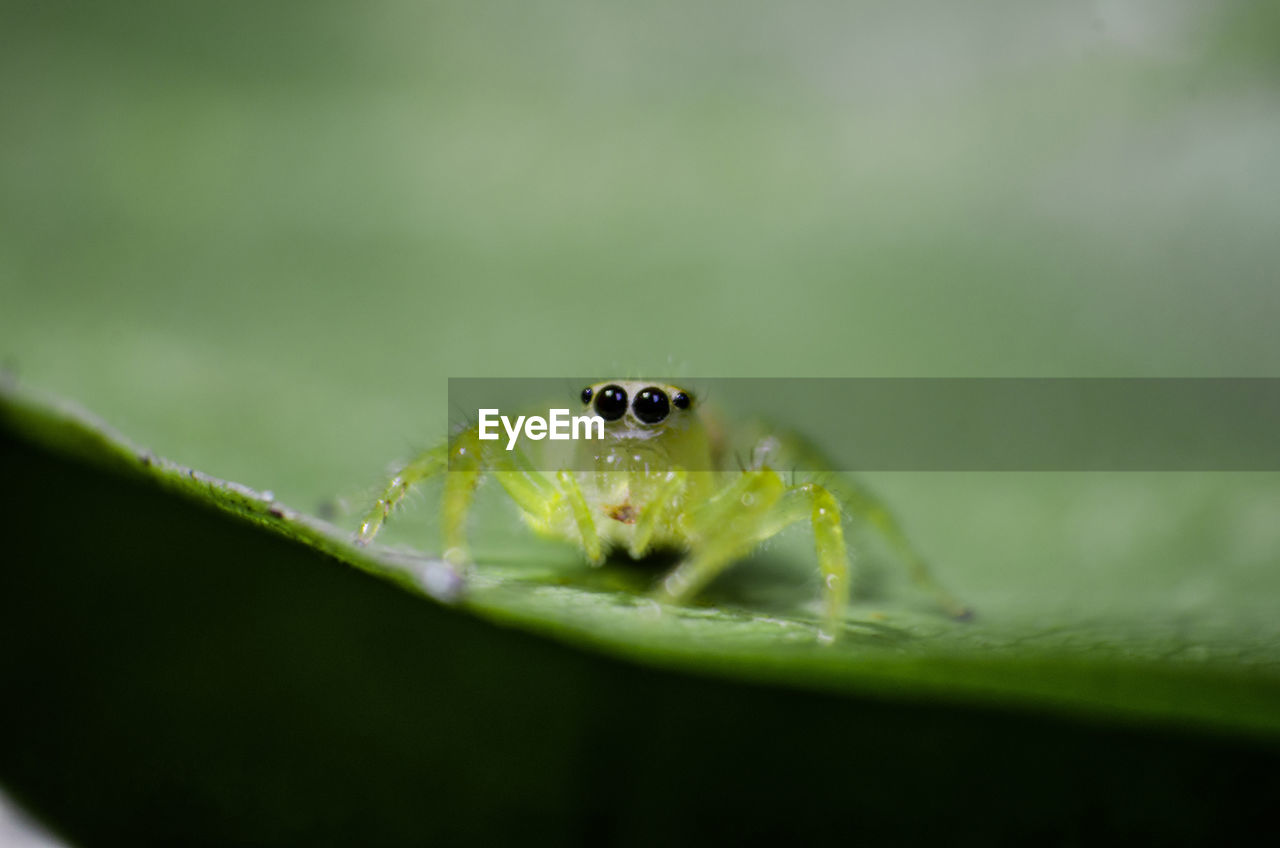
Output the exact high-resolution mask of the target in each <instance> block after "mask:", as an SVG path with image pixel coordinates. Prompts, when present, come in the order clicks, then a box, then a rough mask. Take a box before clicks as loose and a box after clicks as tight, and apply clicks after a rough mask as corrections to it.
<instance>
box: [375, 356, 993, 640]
mask: <svg viewBox="0 0 1280 848" xmlns="http://www.w3.org/2000/svg"><path fill="white" fill-rule="evenodd" d="M581 400H582V404H583V407H584V408H585V409H586V410H588V411H589V412H594V414H595V415H598V416H600V417H601V418H603V419H604V420H605V425H604V439H603V440H585V439H583V440H577V441H573V442H571V443H570V444H571V445H572V447H571V450H575V451H578V452H579V453H578V454H577V456H575V457H574V458H573V461H572V462H570V463H565V465H566V466H567V467H568V468H575V469H593V470H573V471H571V470H560V471H556V472H554V473H553V474H547V473H543V472H541V471H538V470H535V468H534V466H533V464H532V463H531V462H530V461H529V459H528V457H527V456H526V455H525V454H523V452H522V451H521V450H519V449H517V450H515V451H511V452H508V451H507V450H505V447H504V445H503V444H502V443H501V442H498V441H484V440H481V439H480V432H479V429H478V427H475V426H472V427H470V428H468V429H465V430H463V431H461V432H460V433H458V434H457V435H455V436H454V437H453V438H451V439H450V440H449V441H448V443H446V444H443V445H440V446H438V447H436V448H433V449H430V450H427V451H425V452H423V453H422V454H420V455H419V456H417V457H416V458H414V459H413V460H412V461H411V462H409V463H408V464H407V465H405V466H404V467H403V468H402V469H400V471H399V472H398V473H397V474H396V475H395V476H393V477H392V478H391V480H390V482H389V483H388V484H387V486H386V489H385V491H384V492H383V494H382V496H381V497H380V498H378V500H377V501H376V502H375V503H374V505H373V506H372V508H371V509H370V510H369V512H368V514H367V515H366V517H365V519H364V521H363V523H362V524H361V527H360V531H359V534H358V536H357V542H359V543H360V544H367V543H368V542H370V541H372V540H373V538H374V537H375V536H376V535H377V533H378V531H379V530H380V529H381V527H382V525H383V523H384V522H385V521H386V519H387V517H388V516H389V515H390V514H391V511H392V510H393V509H394V508H395V507H396V505H397V504H399V503H400V502H401V501H402V500H403V499H404V497H405V495H407V494H408V492H409V491H410V489H411V488H412V487H413V486H415V485H417V484H418V483H421V482H423V481H425V480H428V479H431V478H435V477H438V476H441V475H443V476H444V478H445V481H444V496H443V502H442V512H443V516H442V517H443V537H444V539H443V541H444V559H445V560H446V562H448V563H450V564H451V565H453V566H454V567H455V568H457V569H459V570H460V571H464V570H465V569H466V568H467V567H468V566H469V565H470V564H471V556H470V553H469V549H468V545H467V538H466V521H467V515H468V513H469V511H470V508H471V503H472V499H473V496H474V494H475V490H476V486H477V485H478V484H479V482H480V480H481V477H482V476H483V475H486V474H491V475H492V476H494V477H495V478H496V479H497V481H498V483H499V484H500V485H501V486H502V488H503V490H504V491H505V492H506V494H507V495H508V496H509V497H510V498H511V500H513V501H514V502H515V504H516V506H517V507H518V508H519V509H520V512H521V516H522V517H523V518H524V520H525V522H526V523H527V524H528V525H529V526H530V527H531V528H532V529H533V530H534V531H536V532H537V533H539V534H541V535H544V536H548V537H553V538H558V539H563V540H567V541H569V542H571V543H573V544H575V545H577V546H579V547H580V548H581V549H582V551H583V552H584V553H585V555H586V557H587V559H588V560H589V561H590V562H591V564H592V565H597V566H598V565H601V564H603V563H604V561H605V559H606V555H607V554H609V553H610V552H613V551H625V552H626V553H627V554H629V555H630V556H631V557H632V558H633V559H637V560H638V559H643V558H645V557H646V556H647V555H649V554H652V553H655V552H659V551H675V552H677V554H678V555H679V556H680V559H679V561H678V563H677V564H676V566H675V567H674V568H673V569H672V570H671V571H670V572H668V573H667V574H666V575H665V576H664V577H663V578H662V579H661V580H660V581H659V582H658V583H657V585H656V587H655V589H654V590H653V591H654V597H655V599H656V600H658V601H661V602H664V603H670V604H681V603H685V602H687V601H688V600H689V599H691V598H692V597H693V596H695V595H696V594H697V593H698V592H699V591H700V590H701V589H702V588H703V587H704V586H706V585H707V584H708V583H709V582H711V580H712V579H714V578H715V577H716V576H717V575H718V574H720V573H721V572H722V571H724V570H725V569H726V568H728V567H729V566H730V565H732V564H733V563H734V562H736V561H738V560H741V559H743V558H744V557H745V556H746V555H747V554H749V553H750V552H751V551H752V549H754V548H755V547H756V546H758V545H759V544H760V543H761V542H763V541H765V540H766V539H769V538H770V537H772V536H774V535H776V534H777V533H779V532H780V531H782V530H783V529H784V528H786V527H788V526H789V525H791V524H794V523H796V522H801V521H807V522H808V523H809V524H810V526H811V527H812V530H813V537H814V547H815V550H816V553H817V559H818V567H819V569H820V570H821V572H822V577H823V587H824V588H823V593H824V600H825V603H824V615H823V618H822V623H821V626H820V628H819V631H818V633H819V638H820V639H821V640H822V641H824V642H830V641H832V640H833V639H834V638H835V637H836V636H837V634H838V633H839V631H840V626H841V624H842V622H843V621H844V613H845V606H846V604H847V602H848V597H849V555H848V552H847V550H846V548H845V540H844V526H843V525H844V517H845V515H846V514H849V515H853V516H856V517H860V518H862V519H863V520H865V521H867V522H868V523H870V524H871V525H872V526H874V527H876V528H877V529H878V530H879V531H880V532H881V533H882V534H883V535H884V537H885V538H886V540H887V541H888V542H889V544H890V545H891V546H892V547H893V548H894V549H895V551H896V552H897V553H898V554H899V555H900V556H901V557H902V559H903V560H904V561H905V563H906V565H907V567H908V569H909V570H910V572H911V575H912V577H913V578H914V579H915V580H916V582H917V583H919V584H921V585H922V586H924V587H925V588H927V589H928V590H930V591H931V592H932V593H933V594H934V595H935V596H936V597H937V598H938V601H939V603H940V604H941V606H942V607H943V609H945V610H946V611H947V612H948V613H949V614H951V615H953V616H955V617H957V618H966V617H968V616H969V614H970V613H969V610H968V609H967V608H966V607H965V606H963V605H962V604H960V603H959V602H958V601H956V600H955V599H954V598H953V597H952V596H951V595H950V594H949V593H947V591H946V590H944V589H943V588H942V587H941V586H940V585H939V584H938V583H937V582H936V581H935V580H934V578H933V577H932V576H931V575H930V573H929V571H928V569H927V567H926V565H925V563H924V561H923V559H922V558H921V557H920V556H919V554H917V553H916V551H915V549H914V548H913V547H912V546H911V544H910V543H909V542H908V541H907V538H906V536H905V535H904V534H903V532H902V530H901V529H900V527H899V526H898V523H897V521H895V520H894V518H893V516H892V515H891V514H890V513H889V511H888V510H887V509H886V508H885V507H884V505H883V504H882V503H881V502H880V501H879V500H878V499H876V498H875V497H874V496H873V495H871V494H870V493H869V492H867V491H866V490H865V489H864V488H862V487H861V486H860V485H858V484H857V483H855V482H854V481H852V480H850V479H847V478H846V477H844V476H842V475H824V476H823V479H822V482H821V483H819V482H816V481H814V480H808V481H805V482H800V483H790V484H789V483H788V482H787V481H786V480H785V479H784V478H783V476H782V475H781V474H779V473H778V472H777V471H776V470H774V468H772V467H771V464H772V465H778V464H779V462H781V461H784V460H791V461H800V462H802V463H804V465H805V467H810V468H812V467H817V465H816V464H815V463H821V456H820V454H819V453H818V452H817V451H816V449H815V448H814V447H813V446H812V445H811V444H810V443H808V442H807V441H806V440H805V439H803V438H802V437H799V436H796V435H794V434H779V433H769V434H767V435H764V436H762V437H760V438H757V439H755V440H754V443H753V448H752V451H751V460H750V462H749V463H748V464H747V465H748V467H746V468H737V467H732V468H730V467H728V466H729V463H726V462H725V459H726V455H727V454H728V451H727V449H726V439H725V438H724V437H723V430H722V429H721V428H720V427H719V426H717V422H716V420H715V418H714V417H713V416H711V415H710V414H707V413H706V412H705V411H704V410H702V409H701V408H700V407H701V404H699V403H697V402H695V399H694V396H693V394H692V393H691V392H688V391H685V390H684V389H681V388H679V387H677V386H672V385H668V384H664V383H660V382H652V381H643V380H640V381H637V380H613V381H609V382H601V383H596V384H594V385H591V386H588V387H586V388H585V389H583V390H582V394H581ZM537 444H538V445H539V446H545V445H546V444H547V443H546V442H538V443H537ZM451 466H452V467H451ZM780 467H788V466H786V465H781V466H780ZM703 469H717V470H703ZM446 472H447V473H446Z"/></svg>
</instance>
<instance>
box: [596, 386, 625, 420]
mask: <svg viewBox="0 0 1280 848" xmlns="http://www.w3.org/2000/svg"><path fill="white" fill-rule="evenodd" d="M626 411H627V392H626V390H625V389H623V388H622V386H615V385H613V384H612V383H611V384H609V385H607V386H605V387H604V388H603V389H601V390H600V394H598V395H596V414H597V415H599V416H600V417H601V418H603V419H604V420H605V421H617V420H618V419H619V418H621V417H622V416H623V415H624V414H626Z"/></svg>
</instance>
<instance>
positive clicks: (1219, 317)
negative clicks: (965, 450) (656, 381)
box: [0, 0, 1280, 727]
mask: <svg viewBox="0 0 1280 848" xmlns="http://www.w3.org/2000/svg"><path fill="white" fill-rule="evenodd" d="M0 19H2V20H3V24H2V25H0V360H2V361H3V365H4V366H5V368H7V369H9V370H11V371H13V372H14V373H16V374H17V375H18V376H19V377H20V379H21V380H22V381H23V382H25V383H29V384H31V385H34V386H39V387H42V388H45V389H49V390H52V391H54V392H57V393H60V394H63V395H66V396H69V397H72V398H75V399H77V400H78V401H80V402H81V403H83V404H84V405H85V406H87V407H88V408H90V409H92V410H94V411H95V412H97V413H98V414H100V415H101V416H103V417H104V418H105V419H106V420H107V421H109V422H110V423H111V424H113V425H114V426H115V427H117V428H119V429H120V430H121V431H123V432H124V433H127V434H128V435H129V436H130V437H131V438H133V439H134V440H136V441H137V442H139V443H140V444H142V445H145V446H146V447H148V448H151V449H152V450H154V451H155V452H156V453H158V454H161V455H164V456H167V457H170V458H172V459H174V460H176V461H178V462H181V463H183V464H186V465H190V466H193V467H196V468H200V469H202V470H204V471H207V472H209V473H211V474H214V475H217V476H220V477H224V478H228V479H232V480H238V481H241V482H244V483H246V484H249V485H251V486H254V487H257V488H259V489H269V490H271V491H273V492H274V493H275V494H276V496H277V497H279V498H280V499H282V500H283V501H285V502H287V503H289V504H291V505H294V506H297V507H299V508H301V509H304V510H314V509H316V508H318V507H319V506H320V505H321V504H322V503H325V502H327V501H329V500H330V499H332V498H334V497H345V498H348V499H356V500H358V499H359V498H360V497H362V496H365V495H366V494H367V493H368V492H369V491H371V487H373V486H374V485H375V484H376V483H377V482H378V480H379V478H380V477H381V475H382V474H383V473H384V472H385V471H386V469H387V465H388V463H389V462H391V461H393V460H394V459H396V458H397V457H402V456H404V455H405V454H407V453H408V452H409V451H411V450H413V449H414V448H417V447H422V446H425V445H426V444H428V443H430V442H431V441H433V440H434V439H436V438H437V435H438V434H440V433H442V432H443V430H444V427H445V426H446V421H447V419H448V417H449V415H450V410H448V408H447V403H446V378H448V377H450V376H537V377H554V376H558V375H574V374H581V373H617V374H619V375H624V376H627V375H641V374H674V375H675V376H698V375H704V376H744V377H750V376H777V377H786V376H805V377H808V376H1228V375H1229V376H1276V375H1280V333H1277V332H1276V327H1277V326H1278V325H1280V320H1278V319H1280V285H1278V282H1280V239H1277V238H1276V234H1277V225H1278V223H1280V156H1277V151H1280V87H1278V86H1277V73H1278V72H1280V61H1278V60H1277V57H1280V35H1278V34H1277V33H1280V12H1277V9H1276V6H1275V5H1274V4H1265V3H1254V2H1247V0H1235V1H1234V2H1217V3H1209V2H1199V3H1197V2H1190V1H1189V0H1176V2H1155V0H1146V2H1135V1H1132V0H1100V1H1099V2H1091V3H1076V2H1057V3H1035V4H1028V3H1016V2H989V1H988V0H979V2H974V3H966V4H962V5H957V4H951V3H946V2H941V0H924V2H916V3H890V2H859V3H835V2H797V3H787V4H777V3H755V2H752V3H736V4H727V3H707V2H680V3H675V2H656V3H647V4H640V5H626V4H602V3H585V2H543V3H520V2H506V3H489V2H486V3H414V2H369V3H353V2H308V3H272V4H258V3H248V2H224V3H202V4H173V3H160V2H118V3H110V4H102V3H87V2H82V3H57V4H54V3H37V2H13V0H4V2H3V4H2V5H0ZM790 412H791V413H793V415H794V417H795V419H797V420H798V422H799V423H803V419H804V417H805V416H809V415H820V414H821V412H822V410H821V405H820V403H815V407H814V408H813V409H806V410H791V411H790ZM873 482H874V483H875V484H876V486H877V487H878V488H879V489H880V490H881V491H883V492H884V493H885V494H887V495H888V496H889V499H890V501H891V502H892V503H893V504H894V505H895V506H896V507H897V508H898V509H899V511H900V512H901V513H902V514H903V515H904V517H905V518H906V520H907V525H908V529H909V530H910V531H911V535H912V537H913V538H914V539H916V541H917V542H918V544H919V545H920V547H922V548H923V549H924V550H925V551H926V552H927V553H928V554H930V555H931V557H932V558H933V559H934V560H935V561H937V563H938V570H939V572H940V573H941V575H942V576H943V578H944V579H945V581H946V582H947V583H948V584H949V585H950V586H952V587H953V588H954V589H956V590H957V591H958V592H959V593H960V594H961V595H963V596H964V597H965V598H966V599H967V600H969V601H971V602H972V603H973V604H974V605H975V606H976V607H977V608H978V609H979V611H980V614H981V615H982V618H980V619H979V622H978V623H977V624H976V625H975V626H974V627H973V628H970V629H969V630H966V631H963V633H959V634H956V633H951V632H950V631H947V630H945V628H944V636H943V638H941V639H935V640H933V641H928V640H926V641H925V642H923V643H920V644H917V646H916V648H915V649H914V650H916V651H918V652H922V653H925V654H930V653H931V652H932V655H934V656H938V655H941V656H946V655H949V654H958V655H966V656H969V657H983V658H986V657H990V656H996V657H1000V656H1006V655H1007V656H1014V657H1018V656H1026V655H1027V653H1028V652H1031V653H1033V654H1034V653H1036V652H1041V651H1046V652H1050V653H1052V652H1055V651H1056V652H1058V653H1062V652H1064V651H1065V652H1067V653H1068V654H1071V653H1073V652H1076V653H1079V654H1080V655H1082V656H1085V657H1088V658H1090V659H1091V660H1092V659H1099V658H1101V659H1108V658H1121V659H1134V658H1137V659H1140V660H1143V661H1158V662H1172V663H1173V664H1174V665H1175V667H1179V668H1180V667H1182V665H1195V664H1203V663H1206V662H1212V663H1218V664H1220V665H1221V666H1222V667H1224V668H1225V669H1226V670H1227V671H1240V672H1242V673H1244V674H1247V675H1252V676H1253V679H1263V680H1266V681H1270V682H1269V683H1268V684H1267V685H1269V686H1272V687H1273V688H1274V682H1275V679H1276V678H1275V669H1276V668H1277V663H1278V662H1280V621H1278V620H1277V617H1276V616H1275V615H1274V609H1275V600H1276V598H1277V597H1280V568H1278V567H1277V563H1278V562H1280V522H1277V521H1276V520H1275V519H1276V516H1277V515H1280V485H1277V480H1276V477H1275V475H1264V474H1232V475H1228V474H1180V475H1161V474H1147V475H1143V474H1132V475H1117V474H1110V475H1108V474H1100V475H1049V474H1041V475H1018V474H1006V475H999V474H989V475H981V474H951V475H941V474H882V475H874V480H873ZM344 520H348V521H349V519H344ZM478 520H479V522H480V529H479V530H478V536H479V538H480V540H481V541H480V543H479V545H478V547H479V549H480V550H481V551H482V552H484V551H485V550H486V548H485V544H486V542H485V540H486V539H488V540H489V548H488V549H489V550H491V551H492V550H500V549H501V550H508V551H509V550H510V548H511V546H512V545H520V544H523V543H522V542H512V541H509V540H508V538H507V534H506V532H505V531H506V530H507V529H509V528H508V527H507V525H508V524H509V523H510V517H509V513H505V512H502V511H501V510H498V511H496V512H495V511H489V512H487V513H486V514H484V515H481V516H480V517H479V519H478ZM429 524H430V522H429V521H424V522H420V523H418V524H414V523H412V522H401V523H400V524H399V525H396V526H393V527H392V528H391V530H390V531H389V536H388V538H390V539H392V540H407V541H411V542H413V543H415V544H416V545H419V546H421V547H424V548H430V547H431V546H432V545H433V544H434V542H433V540H434V535H433V531H432V530H431V529H430V527H429ZM791 543H794V547H795V550H796V551H799V553H798V554H797V556H800V557H803V556H804V548H805V546H806V545H807V542H806V541H805V540H804V539H802V538H796V539H792V540H790V542H787V541H784V543H783V545H782V546H781V547H780V548H779V549H778V550H777V551H775V552H774V554H773V556H774V558H775V559H787V558H788V557H787V556H786V555H779V553H778V552H779V551H783V552H785V551H786V550H788V548H787V547H786V545H787V544H791ZM535 550H537V551H538V553H537V554H536V557H540V558H542V560H543V562H544V564H545V562H548V561H550V562H553V564H559V565H561V566H563V565H565V564H566V563H568V564H571V563H572V562H573V561H574V556H573V554H572V552H566V551H563V550H560V551H558V552H551V553H549V552H548V550H549V549H546V548H545V547H544V548H538V549H535ZM516 559H518V557H517V558H516ZM882 559H883V558H882ZM805 562H807V560H805ZM504 563H505V564H504V565H503V567H504V568H506V567H509V570H510V574H511V575H518V574H519V573H520V571H519V569H520V568H521V567H523V566H522V564H521V563H519V562H516V561H513V560H512V559H511V558H510V557H508V558H507V560H504ZM526 565H527V564H526ZM767 565H768V563H763V564H762V563H757V573H756V577H757V578H762V577H767V572H768V568H767V567H766V566H767ZM869 568H870V573H871V574H872V575H873V576H874V574H876V573H877V572H876V569H875V559H874V557H873V559H872V562H871V563H870V564H869ZM495 573H499V572H495ZM748 573H749V569H748ZM798 573H799V574H800V575H801V577H800V578H798V579H800V580H804V579H809V578H806V577H805V576H804V575H806V574H807V573H808V572H805V571H804V570H803V567H802V568H801V570H800V571H799V572H798ZM881 573H885V574H887V573H890V572H889V571H888V570H887V569H881ZM500 574H501V575H506V574H507V572H505V571H503V572H500ZM813 581H816V577H815V578H812V579H811V580H810V583H809V584H807V585H801V586H799V587H796V586H794V585H793V586H791V587H790V589H789V590H788V588H787V587H786V586H783V587H781V589H779V587H778V586H777V585H776V584H775V583H770V582H769V580H768V579H763V580H757V581H756V582H752V581H751V580H744V581H742V582H741V583H739V584H738V585H737V586H736V587H734V586H730V587H728V588H726V589H723V590H722V591H724V592H727V593H728V594H727V595H726V596H725V597H727V598H730V599H734V600H737V601H738V602H740V603H742V604H744V605H746V606H747V607H752V606H753V605H755V606H757V607H758V606H761V605H763V606H765V607H767V606H768V604H769V599H770V597H771V596H775V595H776V592H777V591H782V592H783V594H784V595H786V591H791V593H792V594H791V595H789V596H787V597H789V598H791V599H792V601H794V602H795V603H801V602H803V600H804V599H808V598H812V589H813V587H814V585H815V584H814V582H813ZM519 590H520V587H519V586H518V582H517V584H515V585H514V588H513V592H518V591H519ZM871 594H872V595H876V593H875V592H872V593H871ZM522 597H524V596H518V595H516V594H513V595H511V596H510V597H503V598H499V600H498V601H495V603H498V604H499V605H502V604H506V605H507V607H506V608H508V609H515V608H518V607H519V606H520V604H521V603H524V601H523V600H522V599H521V598H522ZM878 597H879V598H880V599H881V600H883V599H885V598H888V599H890V600H889V601H888V603H890V605H891V606H892V605H893V604H894V603H897V602H898V601H899V600H901V601H902V602H903V603H907V602H908V601H911V599H912V597H913V596H911V595H910V594H909V591H908V590H906V589H905V588H904V589H903V590H902V591H901V592H898V591H897V590H894V591H891V592H887V593H886V592H881V593H879V595H878ZM797 599H799V600H797ZM790 602H791V601H789V603H790ZM911 602H912V603H914V601H911ZM914 605H915V606H916V607H917V608H918V607H919V606H920V605H919V604H918V603H914ZM535 613H536V614H542V613H545V610H542V611H541V612H539V611H537V610H535ZM562 613H563V615H565V616H566V620H574V621H576V624H578V625H581V626H583V627H586V628H587V629H590V628H591V627H594V626H596V625H595V624H593V623H592V622H593V619H592V618H591V616H592V615H594V614H597V613H598V611H596V610H588V611H586V612H581V611H579V612H574V611H571V610H565V611H562ZM579 614H581V615H582V616H584V617H583V618H582V619H581V620H576V619H574V616H575V615H579ZM926 620H927V619H926ZM584 621H585V622H586V623H585V624H584V623H583V622H584ZM908 622H909V624H908V626H915V625H914V624H913V623H911V622H912V620H910V619H908ZM647 626H648V625H645V624H644V623H643V622H639V623H636V622H631V621H629V620H624V621H621V622H617V621H609V622H607V623H606V624H604V625H603V627H604V628H605V630H608V629H609V628H610V627H613V628H616V629H615V630H612V631H610V632H611V633H612V634H613V636H614V637H615V638H617V639H619V640H621V641H625V640H626V639H629V638H632V637H633V636H634V638H636V639H641V640H642V639H643V638H645V628H646V627H647ZM923 626H925V628H926V630H928V629H929V628H933V629H934V630H937V628H939V627H941V625H939V624H937V623H936V622H931V623H929V624H927V625H923ZM627 628H634V630H635V632H634V633H633V632H631V631H630V630H628V629H627ZM859 650H860V649H859ZM845 660H848V661H849V663H850V664H851V665H856V662H857V661H858V660H859V657H858V655H857V652H856V651H854V652H853V653H852V654H851V655H850V656H849V657H846V658H845ZM845 660H841V662H844V661H845ZM1268 691H1271V690H1268ZM1211 697H1212V696H1211V695H1206V698H1211ZM1268 703H1271V704H1274V701H1270V702H1267V701H1257V702H1255V703H1254V705H1253V706H1252V707H1250V708H1249V710H1250V711H1251V713H1250V714H1251V715H1252V716H1253V718H1251V719H1250V721H1252V722H1254V723H1255V724H1256V722H1257V721H1258V716H1260V715H1263V714H1264V713H1265V711H1266V709H1267V705H1268ZM1212 711H1213V710H1212V707H1210V708H1209V712H1212ZM1271 726H1272V727H1274V722H1272V725H1271Z"/></svg>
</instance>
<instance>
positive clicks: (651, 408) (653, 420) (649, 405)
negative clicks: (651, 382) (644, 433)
mask: <svg viewBox="0 0 1280 848" xmlns="http://www.w3.org/2000/svg"><path fill="white" fill-rule="evenodd" d="M631 411H632V412H634V413H635V414H636V418H639V419H640V420H641V421H643V422H644V423H646V424H657V423H658V422H659V421H661V420H662V419H664V418H666V417H667V414H668V413H670V412H671V404H670V403H669V402H668V401H667V395H666V392H664V391H662V389H655V388H654V387H653V386H650V387H649V388H647V389H641V390H640V394H638V395H636V399H635V402H634V403H632V404H631Z"/></svg>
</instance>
